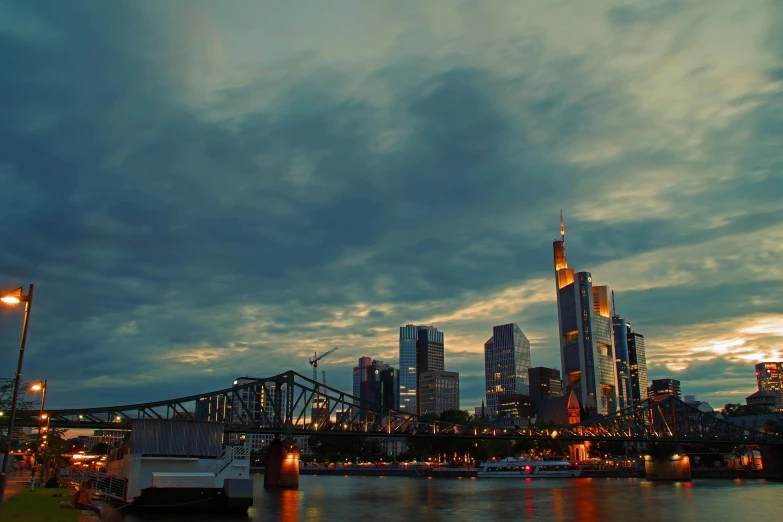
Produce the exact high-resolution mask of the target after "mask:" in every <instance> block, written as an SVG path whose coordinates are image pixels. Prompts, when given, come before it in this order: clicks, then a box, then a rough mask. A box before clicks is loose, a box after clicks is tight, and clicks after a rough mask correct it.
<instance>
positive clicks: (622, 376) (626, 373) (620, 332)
mask: <svg viewBox="0 0 783 522" xmlns="http://www.w3.org/2000/svg"><path fill="white" fill-rule="evenodd" d="M612 333H613V334H614V360H615V365H616V366H617V401H618V404H619V406H620V409H625V408H628V407H630V406H632V405H633V395H632V392H631V388H632V386H631V363H630V359H629V356H628V323H627V322H626V320H625V319H623V318H622V317H620V316H619V315H613V316H612Z"/></svg>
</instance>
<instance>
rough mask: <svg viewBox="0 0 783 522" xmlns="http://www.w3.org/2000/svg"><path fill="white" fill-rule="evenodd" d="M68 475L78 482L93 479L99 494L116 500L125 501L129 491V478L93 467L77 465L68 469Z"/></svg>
mask: <svg viewBox="0 0 783 522" xmlns="http://www.w3.org/2000/svg"><path fill="white" fill-rule="evenodd" d="M67 476H68V480H70V481H71V482H76V483H78V484H84V483H85V482H87V481H88V480H92V481H94V483H95V486H94V488H93V490H94V491H95V492H96V493H97V494H99V495H102V496H105V497H107V498H111V499H114V500H121V501H123V502H124V501H125V496H126V494H127V491H128V479H124V478H119V477H115V476H113V475H107V474H106V473H101V472H98V471H95V470H92V469H84V468H75V467H72V468H69V469H68V473H67Z"/></svg>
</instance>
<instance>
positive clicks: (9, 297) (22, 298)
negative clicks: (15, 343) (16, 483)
mask: <svg viewBox="0 0 783 522" xmlns="http://www.w3.org/2000/svg"><path fill="white" fill-rule="evenodd" d="M0 301H2V302H3V303H4V304H6V305H11V306H14V305H17V304H19V303H21V302H24V319H23V320H22V339H21V341H20V342H19V361H18V362H17V364H16V381H14V394H13V396H12V397H11V413H9V418H8V436H7V437H6V441H5V448H4V450H3V467H2V470H0V506H2V505H3V497H4V496H5V482H6V472H7V471H8V461H9V460H11V457H10V452H11V436H12V435H13V433H14V421H15V420H16V403H17V400H18V399H19V384H20V382H21V379H22V363H23V362H24V345H25V343H26V342H27V325H28V323H29V322H30V311H31V310H32V308H33V285H30V289H29V290H28V291H27V295H25V294H24V289H23V288H22V287H19V288H17V289H16V290H14V291H13V292H8V293H5V294H2V295H0ZM0 509H1V508H0Z"/></svg>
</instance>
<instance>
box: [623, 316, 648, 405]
mask: <svg viewBox="0 0 783 522" xmlns="http://www.w3.org/2000/svg"><path fill="white" fill-rule="evenodd" d="M625 325H626V328H625V332H626V336H625V337H626V340H627V343H628V366H629V368H630V371H631V400H632V402H633V404H634V405H635V406H636V405H639V404H640V403H641V402H642V401H646V400H647V388H648V386H649V381H648V378H647V354H646V353H645V350H644V336H643V335H642V334H640V333H636V332H634V331H632V330H631V323H629V322H626V323H625Z"/></svg>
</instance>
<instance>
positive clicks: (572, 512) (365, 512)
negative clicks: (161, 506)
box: [104, 476, 783, 522]
mask: <svg viewBox="0 0 783 522" xmlns="http://www.w3.org/2000/svg"><path fill="white" fill-rule="evenodd" d="M255 491H256V493H255V499H254V503H255V505H254V507H253V508H252V509H251V510H250V511H249V516H250V518H251V519H252V520H253V521H258V522H260V521H264V522H266V521H269V520H281V521H283V522H298V521H310V520H313V521H331V520H339V521H340V522H347V521H353V520H356V521H361V522H366V521H367V520H368V519H372V520H373V522H375V521H378V522H384V521H390V522H391V521H393V522H413V521H418V520H428V521H429V520H432V521H449V522H452V521H455V520H471V521H472V520H489V521H491V522H502V521H506V520H520V519H521V520H546V521H557V522H576V521H579V522H585V521H587V522H589V521H599V520H600V521H604V520H632V521H633V522H647V521H656V522H657V521H659V520H745V519H746V518H748V517H749V513H748V509H749V506H750V507H751V508H750V509H752V518H758V519H761V520H779V511H778V505H777V502H776V499H777V498H780V496H781V495H783V484H780V483H772V482H769V483H764V482H761V481H750V480H745V481H743V482H742V483H741V484H736V483H735V482H733V481H731V480H725V481H720V480H712V481H709V480H702V481H696V482H694V483H692V484H690V483H682V484H666V483H649V482H646V481H644V480H637V479H612V480H603V479H601V480H597V479H593V480H588V479H576V480H573V479H569V480H560V479H551V480H550V479H541V480H532V481H524V480H519V481H515V480H503V479H492V480H477V481H470V480H451V479H434V480H427V479H426V478H423V479H418V478H405V477H388V478H387V479H385V480H381V479H379V478H378V477H355V476H351V477H348V478H345V477H343V476H335V477H331V476H320V477H318V478H317V479H315V478H314V477H310V476H302V477H300V489H299V491H296V490H277V491H270V490H264V489H263V477H260V476H259V477H257V480H256V490H255ZM104 520H108V521H109V522H119V521H121V522H163V521H166V522H169V521H172V520H174V521H176V520H182V521H183V522H184V521H185V520H187V521H189V522H218V521H220V522H223V521H226V520H242V517H238V518H228V517H225V516H222V515H218V516H212V515H196V516H193V515H187V516H186V515H182V516H179V517H172V516H170V515H169V516H152V515H144V514H134V515H128V516H123V515H121V514H117V515H116V517H114V516H112V517H111V518H108V517H105V518H104ZM244 520H245V521H246V520H248V517H247V516H245V517H244Z"/></svg>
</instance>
